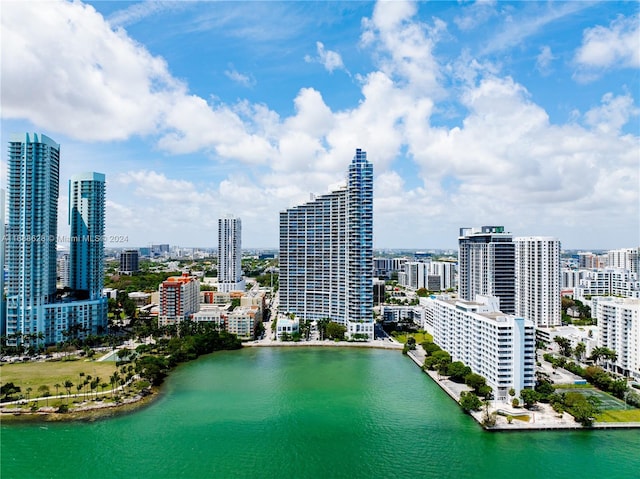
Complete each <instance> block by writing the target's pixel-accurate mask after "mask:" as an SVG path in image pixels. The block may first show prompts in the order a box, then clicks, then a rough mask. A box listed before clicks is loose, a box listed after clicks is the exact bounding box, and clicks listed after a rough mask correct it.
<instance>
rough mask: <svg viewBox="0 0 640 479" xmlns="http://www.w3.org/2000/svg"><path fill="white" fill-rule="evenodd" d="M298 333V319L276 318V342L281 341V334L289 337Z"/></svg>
mask: <svg viewBox="0 0 640 479" xmlns="http://www.w3.org/2000/svg"><path fill="white" fill-rule="evenodd" d="M298 332H300V320H299V319H298V318H293V319H291V318H287V317H286V316H282V317H279V318H278V322H277V324H276V338H277V339H278V340H281V339H282V335H283V334H287V335H288V336H291V335H292V334H295V333H298Z"/></svg>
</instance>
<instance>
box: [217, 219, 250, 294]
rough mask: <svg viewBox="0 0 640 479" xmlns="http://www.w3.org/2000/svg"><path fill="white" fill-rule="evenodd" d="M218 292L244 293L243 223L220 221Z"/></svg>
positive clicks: (238, 220) (230, 220)
mask: <svg viewBox="0 0 640 479" xmlns="http://www.w3.org/2000/svg"><path fill="white" fill-rule="evenodd" d="M218 291H223V292H225V293H228V292H230V291H244V279H243V278H242V222H241V221H240V218H234V217H233V216H228V217H226V218H219V219H218Z"/></svg>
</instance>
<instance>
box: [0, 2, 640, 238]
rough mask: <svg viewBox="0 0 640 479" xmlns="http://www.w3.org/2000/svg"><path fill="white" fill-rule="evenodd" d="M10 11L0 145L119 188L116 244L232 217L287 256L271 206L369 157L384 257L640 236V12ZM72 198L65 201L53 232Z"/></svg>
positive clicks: (78, 6)
mask: <svg viewBox="0 0 640 479" xmlns="http://www.w3.org/2000/svg"><path fill="white" fill-rule="evenodd" d="M0 15H1V17H2V33H1V35H2V37H1V39H2V42H1V43H2V45H3V46H2V53H3V64H2V78H3V82H2V137H3V138H8V135H9V133H11V132H22V131H37V132H41V133H43V134H45V135H47V136H50V137H51V138H54V139H55V141H56V142H57V143H59V144H61V145H62V147H61V156H62V157H63V158H64V162H63V163H62V164H61V172H60V176H61V178H68V177H70V176H71V174H72V172H77V171H85V170H87V169H91V170H94V171H101V172H104V173H105V174H106V176H107V178H108V185H107V189H108V191H109V194H108V196H107V201H106V225H105V232H106V234H107V235H108V236H109V235H112V236H117V237H123V238H127V239H128V242H127V243H126V244H121V243H120V244H111V245H110V244H107V245H106V246H107V247H109V246H118V247H123V248H126V247H138V246H144V245H147V244H149V243H156V242H163V243H170V244H183V245H189V246H199V247H208V246H215V244H214V242H213V241H211V238H214V237H215V233H216V226H217V225H216V218H217V217H220V216H223V215H225V214H226V213H228V212H229V211H233V213H234V214H235V215H237V216H238V217H241V218H243V222H244V225H243V229H244V233H245V241H244V243H245V248H261V247H262V248H276V247H277V244H278V213H279V212H280V211H283V210H285V209H287V208H289V207H291V206H293V205H295V204H300V203H301V202H304V201H306V200H307V199H308V198H309V194H310V193H314V194H319V195H321V194H324V193H326V192H327V191H330V190H332V189H334V187H335V186H336V185H337V184H338V183H340V182H341V181H342V179H343V178H342V172H343V171H344V168H345V167H346V165H347V160H345V158H349V157H350V153H351V152H352V151H353V149H354V148H356V147H361V148H363V149H364V150H366V151H367V152H368V154H369V159H370V161H371V162H372V163H373V164H374V167H375V168H374V170H375V172H376V176H375V178H374V190H375V195H374V205H373V207H374V213H375V215H376V223H375V225H374V248H376V249H383V248H425V247H429V248H441V249H455V248H456V232H457V231H458V229H459V228H460V227H462V226H464V225H469V224H504V225H506V226H507V227H508V229H509V231H510V232H512V233H513V234H514V235H516V236H553V237H557V238H558V239H560V241H561V242H562V245H563V248H566V249H583V250H590V249H616V248H622V247H627V246H635V245H637V244H639V243H640V239H639V234H638V231H640V214H639V201H638V199H639V198H638V193H639V192H638V186H637V185H638V181H639V178H638V146H639V145H638V144H639V141H638V140H639V138H640V131H639V128H638V111H639V110H638V106H637V104H638V98H637V95H638V92H637V88H635V87H634V86H635V85H637V84H638V81H639V78H638V66H640V49H639V48H638V45H637V41H636V40H637V37H638V28H639V27H638V24H639V22H638V18H639V17H638V9H637V4H636V3H634V2H628V3H625V2H596V3H584V2H552V3H546V2H545V3H541V2H517V3H507V2H478V3H469V4H457V3H449V2H431V3H418V4H411V3H402V2H383V3H379V4H374V3H360V2H357V3H356V2H347V3H337V2H330V3H324V2H293V3H292V2H289V3H280V2H268V3H256V2H215V3H214V2H202V3H196V2H183V3H174V2H141V3H135V2H134V3H121V2H93V3H80V2H77V3H66V2H48V3H44V4H33V3H30V2H22V3H20V2H11V3H8V4H5V5H3V9H2V12H0ZM18 19H19V20H18ZM52 38H55V41H52V40H51V39H52ZM3 143H6V142H3ZM6 172H7V160H6V152H5V153H3V156H2V161H1V162H0V176H1V177H2V179H4V178H6ZM3 183H4V182H3ZM3 186H4V184H3ZM67 205H68V197H67V192H65V191H61V192H60V198H59V208H58V209H59V213H60V214H59V218H58V221H59V225H58V229H59V230H61V231H64V230H63V226H64V220H65V218H66V214H65V210H66V208H67ZM176 205H177V206H176ZM211 213H213V214H211ZM587 227H588V231H589V234H585V230H586V228H587ZM613 232H615V234H614V233H613Z"/></svg>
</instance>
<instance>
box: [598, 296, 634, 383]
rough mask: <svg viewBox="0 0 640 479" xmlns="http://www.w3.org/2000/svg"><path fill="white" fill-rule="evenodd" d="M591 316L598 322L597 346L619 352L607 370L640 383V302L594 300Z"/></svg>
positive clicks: (618, 299)
mask: <svg viewBox="0 0 640 479" xmlns="http://www.w3.org/2000/svg"><path fill="white" fill-rule="evenodd" d="M592 304H593V309H592V314H593V317H594V318H596V319H597V320H598V327H599V329H600V335H599V337H598V346H603V347H606V348H609V349H612V350H614V351H615V352H616V354H617V358H616V359H615V361H611V360H607V361H606V366H607V367H608V368H609V369H611V370H613V371H615V372H617V373H619V374H622V375H624V376H630V377H633V378H634V379H635V380H636V381H640V299H636V298H616V297H612V296H607V297H593V298H592Z"/></svg>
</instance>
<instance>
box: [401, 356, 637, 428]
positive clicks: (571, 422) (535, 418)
mask: <svg viewBox="0 0 640 479" xmlns="http://www.w3.org/2000/svg"><path fill="white" fill-rule="evenodd" d="M408 356H409V358H411V360H412V361H413V362H414V363H415V364H416V365H417V366H418V367H420V368H422V366H423V364H424V360H425V358H426V353H425V351H424V349H423V348H422V346H421V345H419V344H417V345H416V349H415V350H413V351H409V353H408ZM425 373H426V374H427V375H428V376H429V377H430V378H431V379H433V381H434V382H435V383H436V384H437V385H438V386H440V387H441V388H442V390H443V391H445V392H446V393H447V394H448V395H449V396H450V397H451V398H452V399H454V400H455V401H456V402H460V393H461V392H462V391H471V388H470V387H469V386H467V385H465V384H460V383H456V382H453V381H450V380H449V379H447V378H445V377H441V376H440V375H439V374H438V373H437V372H436V371H425ZM487 412H488V413H489V414H492V413H498V414H497V415H496V424H495V426H492V427H491V428H487V430H489V431H523V430H525V431H526V430H541V429H582V426H581V425H580V424H579V423H577V422H576V421H575V419H574V418H573V416H571V415H570V414H569V413H566V412H565V413H563V414H558V413H557V412H555V411H554V410H553V408H552V407H551V406H550V405H549V404H543V403H538V404H537V405H536V407H535V408H534V409H532V410H529V409H524V408H513V407H511V405H510V404H508V403H504V402H502V401H491V402H490V403H489V406H488V411H486V410H485V409H482V410H480V411H473V412H472V413H471V416H472V417H473V418H474V419H475V420H476V421H477V422H478V423H479V424H482V423H483V421H484V419H485V417H486V415H487ZM507 416H513V419H512V421H511V424H509V421H508V420H507ZM518 416H519V417H521V418H522V419H515V418H516V417H518ZM593 428H595V429H615V428H640V423H596V424H594V426H593Z"/></svg>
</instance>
